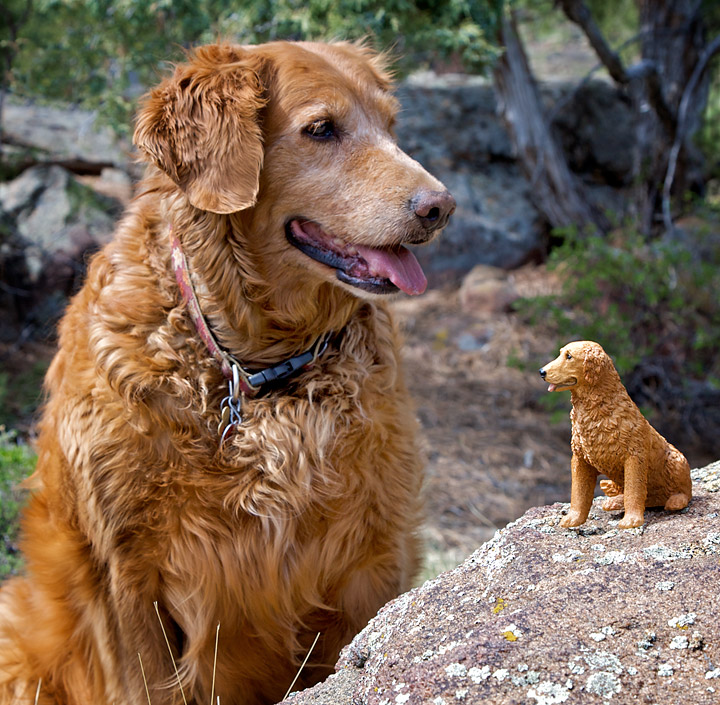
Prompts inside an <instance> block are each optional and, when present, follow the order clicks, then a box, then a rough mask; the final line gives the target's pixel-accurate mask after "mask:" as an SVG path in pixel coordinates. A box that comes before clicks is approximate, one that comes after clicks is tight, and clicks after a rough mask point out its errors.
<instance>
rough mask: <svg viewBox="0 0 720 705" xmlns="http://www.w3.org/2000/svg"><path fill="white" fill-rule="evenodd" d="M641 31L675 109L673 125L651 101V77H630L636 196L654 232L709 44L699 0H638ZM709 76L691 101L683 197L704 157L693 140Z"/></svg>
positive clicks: (647, 228)
mask: <svg viewBox="0 0 720 705" xmlns="http://www.w3.org/2000/svg"><path fill="white" fill-rule="evenodd" d="M637 6H638V12H639V18H640V28H641V31H642V38H641V54H642V59H643V62H644V63H646V64H649V65H652V66H654V67H655V68H656V75H657V77H658V82H659V86H658V90H660V91H661V92H662V97H663V99H664V103H665V104H666V105H667V106H668V108H669V109H670V111H671V113H672V115H673V117H674V124H673V126H672V129H669V126H668V124H667V120H664V119H663V118H662V116H661V115H658V112H657V111H656V110H647V109H645V107H646V106H648V105H650V106H652V105H653V104H654V103H653V100H652V97H651V95H650V93H651V91H652V90H653V86H652V84H651V83H650V82H648V81H637V80H634V81H631V84H630V93H631V96H632V98H633V101H634V103H635V105H636V113H637V116H638V120H637V129H636V140H635V142H636V148H635V155H634V156H635V159H634V162H635V176H636V180H635V183H636V195H635V198H634V199H633V200H634V201H635V203H636V204H637V209H638V217H639V219H640V224H641V229H642V231H643V232H644V233H646V234H649V233H651V231H652V230H653V229H654V227H655V225H656V224H657V223H658V222H659V220H660V211H661V197H662V189H663V182H664V180H665V176H666V174H667V169H668V156H669V154H670V152H671V150H672V147H673V142H674V141H675V137H676V130H677V127H678V111H679V107H680V101H681V100H682V96H683V92H684V90H685V87H686V86H687V85H688V82H689V81H690V77H691V76H692V73H693V70H694V68H695V66H696V65H697V63H698V60H699V58H700V55H701V54H702V53H703V50H704V49H705V46H706V32H705V26H704V23H703V20H702V16H701V14H700V11H699V10H700V3H699V2H698V1H697V0H637ZM708 87H709V78H708V75H707V73H706V74H705V76H704V77H703V78H702V79H701V81H700V83H699V85H698V86H697V88H696V90H695V94H694V96H693V98H692V100H691V101H690V103H689V105H688V114H687V116H686V118H685V128H686V134H685V135H683V136H681V137H682V140H683V145H682V147H683V148H682V150H681V152H680V156H679V159H678V163H677V166H676V170H675V178H674V183H673V193H674V194H675V195H678V196H682V195H683V194H684V193H686V192H687V190H688V189H689V188H690V187H691V186H692V185H693V181H694V178H695V177H696V176H697V175H698V174H699V172H700V170H701V167H702V156H701V154H700V153H699V151H698V150H697V149H696V148H695V147H694V146H693V144H692V142H691V140H690V139H689V138H690V137H691V136H692V134H693V133H694V132H695V131H696V130H697V129H698V127H699V126H700V124H701V120H702V114H703V112H704V109H705V105H706V103H707V96H708Z"/></svg>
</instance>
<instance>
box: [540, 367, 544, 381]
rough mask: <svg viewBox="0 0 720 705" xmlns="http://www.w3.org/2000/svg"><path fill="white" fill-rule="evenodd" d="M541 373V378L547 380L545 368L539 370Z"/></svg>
mask: <svg viewBox="0 0 720 705" xmlns="http://www.w3.org/2000/svg"><path fill="white" fill-rule="evenodd" d="M539 372H540V376H541V377H542V378H543V379H545V368H544V367H541V368H540V370H539Z"/></svg>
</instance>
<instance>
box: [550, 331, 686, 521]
mask: <svg viewBox="0 0 720 705" xmlns="http://www.w3.org/2000/svg"><path fill="white" fill-rule="evenodd" d="M540 374H541V375H542V376H543V378H544V379H545V381H546V382H549V383H550V385H551V386H550V388H549V389H550V391H565V390H570V394H571V399H572V411H571V412H570V419H571V421H572V442H571V445H572V488H571V495H570V512H569V513H568V515H567V516H566V517H565V518H564V519H563V520H562V521H561V522H560V524H561V526H564V527H571V526H579V525H580V524H582V523H583V522H584V521H585V520H586V519H587V516H588V512H589V511H590V505H591V504H592V501H593V495H594V491H595V483H596V480H597V476H598V475H599V474H603V475H606V476H607V477H608V478H610V479H609V480H603V481H602V482H601V483H600V487H601V488H602V490H603V492H605V494H606V495H608V498H607V499H606V500H605V501H604V503H603V505H602V507H603V509H605V510H607V511H616V510H622V509H623V508H624V509H625V516H624V517H623V518H622V520H621V521H620V523H619V524H618V526H619V527H620V528H621V529H630V528H634V527H637V526H640V525H641V524H642V523H643V522H644V514H645V507H665V509H668V510H673V511H677V510H679V509H683V508H684V507H686V506H687V505H688V502H689V501H690V498H691V497H692V482H691V480H690V466H689V465H688V461H687V460H686V458H685V456H684V455H683V454H682V453H680V451H678V450H677V448H675V447H674V446H673V445H671V444H670V443H668V442H667V441H666V440H665V439H664V438H663V437H662V436H661V435H660V434H659V433H658V432H657V431H656V430H655V429H654V428H653V427H652V426H651V425H650V424H649V423H648V422H647V420H646V419H645V417H644V416H643V415H642V414H641V413H640V410H639V409H638V408H637V406H636V405H635V403H634V402H633V401H632V399H630V397H629V395H628V393H627V391H626V389H625V387H624V386H623V384H622V382H621V381H620V376H619V375H618V373H617V371H616V369H615V367H614V365H613V363H612V360H611V359H610V357H609V356H608V355H607V354H606V353H605V351H604V350H603V349H602V347H601V346H600V345H598V344H597V343H595V342H592V341H588V340H584V341H579V342H574V343H568V344H567V345H566V346H565V347H563V348H562V349H561V350H560V355H559V356H558V357H557V358H556V359H555V360H553V361H552V362H550V363H548V364H547V365H545V367H543V368H542V369H541V370H540Z"/></svg>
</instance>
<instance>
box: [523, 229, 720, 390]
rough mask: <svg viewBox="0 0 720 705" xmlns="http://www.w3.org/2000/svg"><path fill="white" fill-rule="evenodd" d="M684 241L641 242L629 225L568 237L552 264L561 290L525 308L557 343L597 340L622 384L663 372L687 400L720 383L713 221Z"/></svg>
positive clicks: (719, 253)
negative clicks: (634, 377) (604, 234)
mask: <svg viewBox="0 0 720 705" xmlns="http://www.w3.org/2000/svg"><path fill="white" fill-rule="evenodd" d="M713 218H715V216H711V219H710V221H709V224H708V225H706V226H705V227H704V228H699V229H697V230H696V231H695V232H694V233H693V234H692V235H687V234H686V237H685V238H684V239H683V238H674V239H670V238H667V239H663V240H656V241H652V242H647V241H645V240H644V239H643V238H642V237H641V236H640V235H638V234H637V232H635V231H634V230H633V229H632V228H630V227H625V228H620V229H618V230H617V231H616V232H615V233H614V234H613V236H611V237H608V238H606V237H602V236H597V235H591V236H582V235H581V234H580V233H578V232H577V231H576V230H575V229H572V228H571V229H567V230H565V231H564V232H563V233H559V234H561V235H563V236H564V241H563V244H562V245H561V246H560V247H558V248H557V249H555V250H554V251H553V252H552V254H551V258H550V262H549V266H550V268H551V269H554V270H556V271H558V273H559V274H560V275H561V277H562V280H563V285H562V292H561V293H560V294H559V295H557V296H544V297H536V298H534V299H526V300H525V301H524V302H523V303H522V304H521V306H520V307H519V308H520V310H521V312H522V313H524V315H525V316H527V318H528V320H529V321H530V322H531V323H533V324H542V325H543V326H544V327H545V328H547V327H548V326H549V327H550V328H551V330H552V331H553V332H554V333H555V334H556V335H557V337H558V347H560V346H561V345H563V344H564V343H566V342H568V341H569V340H578V339H587V340H595V341H597V342H598V343H600V344H601V345H602V346H603V347H604V348H605V350H606V351H607V352H608V353H609V354H610V355H611V356H612V358H613V360H614V362H615V365H616V367H617V369H618V372H619V373H620V375H621V376H622V377H623V379H624V380H626V383H627V380H628V377H629V376H630V375H631V373H634V374H635V375H638V373H639V375H638V376H639V377H642V378H644V379H645V378H647V377H648V376H650V377H657V378H659V379H662V384H663V385H664V386H665V387H666V388H668V389H672V390H673V393H674V394H676V395H678V396H679V397H682V396H683V395H690V394H692V392H693V390H697V389H698V385H699V386H700V387H702V388H705V389H716V388H717V385H718V384H720V356H718V354H717V350H718V349H720V268H719V267H720V247H719V246H718V235H717V229H716V225H717V223H716V222H715V221H714V220H713Z"/></svg>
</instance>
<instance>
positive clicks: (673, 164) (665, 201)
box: [662, 36, 720, 232]
mask: <svg viewBox="0 0 720 705" xmlns="http://www.w3.org/2000/svg"><path fill="white" fill-rule="evenodd" d="M718 53H720V36H717V37H715V39H713V41H712V42H710V44H708V45H707V46H706V47H705V51H703V53H702V56H701V57H700V58H699V59H698V62H697V64H696V65H695V68H694V69H693V72H692V75H691V76H690V80H689V81H688V84H687V86H686V88H685V91H684V92H683V95H682V98H681V100H680V107H679V108H678V119H677V131H676V133H675V141H674V142H673V146H672V149H671V150H670V157H669V158H668V168H667V174H666V176H665V183H664V184H663V196H662V210H663V221H664V223H665V227H666V229H667V230H668V232H672V231H673V230H674V229H675V226H674V225H673V221H672V213H671V212H670V191H671V189H672V185H673V181H674V180H675V171H676V169H677V162H678V158H679V156H680V150H681V149H682V146H683V143H684V142H685V138H686V136H687V131H688V120H687V114H688V108H689V106H690V100H691V98H692V96H693V93H694V92H695V89H696V88H697V85H698V83H700V80H701V79H702V77H703V74H704V73H705V71H706V70H707V68H708V66H709V65H710V60H711V59H712V58H713V56H715V54H718Z"/></svg>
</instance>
